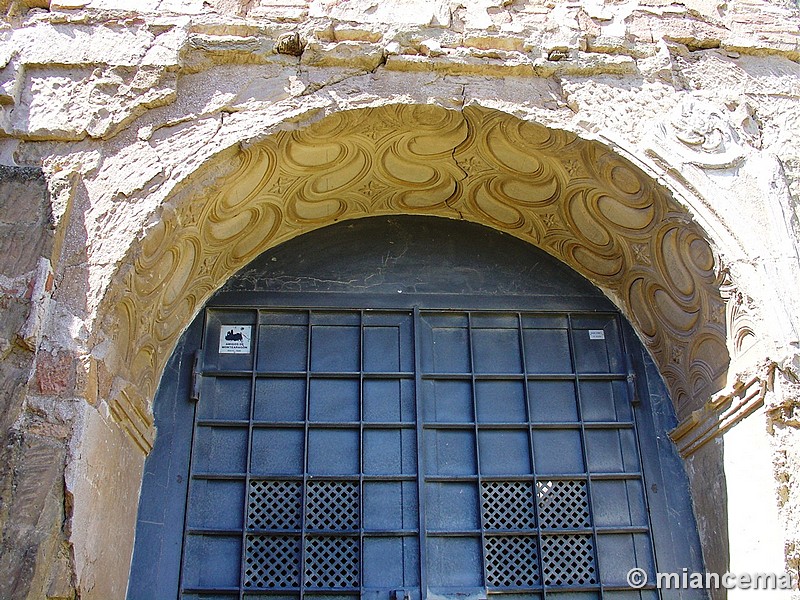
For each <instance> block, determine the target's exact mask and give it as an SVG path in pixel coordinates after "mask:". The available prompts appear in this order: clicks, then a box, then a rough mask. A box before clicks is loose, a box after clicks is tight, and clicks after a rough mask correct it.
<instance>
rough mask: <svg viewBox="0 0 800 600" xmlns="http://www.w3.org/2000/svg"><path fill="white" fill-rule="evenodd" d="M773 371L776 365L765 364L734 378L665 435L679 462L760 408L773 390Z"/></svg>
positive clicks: (773, 363) (771, 363)
mask: <svg viewBox="0 0 800 600" xmlns="http://www.w3.org/2000/svg"><path fill="white" fill-rule="evenodd" d="M777 368H778V365H777V363H775V362H773V361H768V362H767V363H766V364H762V365H760V366H759V367H758V369H756V373H755V374H754V375H752V376H750V377H749V378H748V377H747V375H740V376H738V377H737V378H736V380H735V382H734V384H733V385H732V386H731V387H730V388H729V389H728V390H726V391H724V392H723V393H722V394H720V395H718V396H716V397H714V398H712V399H711V400H709V401H708V402H706V404H704V405H703V406H702V407H701V408H699V409H697V410H695V411H693V412H692V414H690V415H689V416H688V417H687V418H685V419H684V420H683V421H681V422H680V423H679V424H678V426H677V427H676V428H675V429H673V430H672V431H671V432H670V434H669V436H670V438H671V439H672V441H673V442H674V443H675V445H676V446H677V447H678V452H679V453H680V455H681V456H682V457H683V458H687V457H689V456H691V455H692V454H694V453H695V452H697V451H698V450H699V449H700V448H702V447H703V446H705V445H706V444H707V443H708V442H710V441H712V440H714V439H716V438H718V437H720V436H721V435H723V434H725V432H727V431H728V430H729V429H730V428H731V427H733V426H734V425H736V424H737V423H740V422H741V421H743V420H744V419H746V418H747V417H748V416H750V415H751V414H753V413H754V412H755V411H757V410H758V409H759V408H761V407H762V406H764V398H765V397H766V395H767V392H768V391H769V390H771V389H772V388H773V384H774V381H775V371H776V369H777Z"/></svg>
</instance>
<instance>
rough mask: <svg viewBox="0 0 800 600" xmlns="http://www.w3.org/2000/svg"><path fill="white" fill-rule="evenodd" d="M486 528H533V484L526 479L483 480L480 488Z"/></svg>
mask: <svg viewBox="0 0 800 600" xmlns="http://www.w3.org/2000/svg"><path fill="white" fill-rule="evenodd" d="M481 495H482V502H481V508H482V510H483V519H484V522H485V523H486V529H533V528H535V527H536V514H535V507H534V505H533V486H532V485H531V483H529V482H527V481H485V482H483V487H482V489H481Z"/></svg>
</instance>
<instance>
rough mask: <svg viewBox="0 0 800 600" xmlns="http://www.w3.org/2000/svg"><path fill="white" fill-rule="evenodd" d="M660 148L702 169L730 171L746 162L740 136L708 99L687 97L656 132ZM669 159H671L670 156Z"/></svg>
mask: <svg viewBox="0 0 800 600" xmlns="http://www.w3.org/2000/svg"><path fill="white" fill-rule="evenodd" d="M655 138H656V140H655V141H656V144H655V145H656V146H660V147H662V148H664V149H665V150H668V154H673V155H675V156H677V157H679V158H681V159H682V161H683V162H684V163H686V164H692V165H695V166H697V167H700V168H702V169H728V168H731V167H735V166H737V165H739V164H741V162H742V161H743V160H744V157H745V152H746V151H745V148H744V146H743V145H742V144H741V142H740V139H739V134H738V133H737V131H736V129H734V127H733V126H732V125H731V122H730V121H729V120H728V119H727V118H726V117H725V116H724V115H723V113H722V111H721V110H720V109H719V108H717V107H716V106H714V105H713V104H711V103H710V102H706V101H704V100H700V99H698V98H692V97H685V98H684V99H683V100H682V101H681V103H680V104H678V105H677V106H676V107H675V108H674V109H673V110H672V112H671V113H670V114H669V115H668V116H667V118H666V119H665V120H664V121H663V122H662V123H661V124H660V125H659V126H658V128H657V131H656V133H655ZM667 158H668V157H667Z"/></svg>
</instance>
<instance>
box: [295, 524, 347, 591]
mask: <svg viewBox="0 0 800 600" xmlns="http://www.w3.org/2000/svg"><path fill="white" fill-rule="evenodd" d="M360 562H361V556H360V549H359V543H358V538H356V537H352V538H351V537H309V538H308V539H306V564H305V584H304V585H305V587H306V588H312V589H327V588H334V589H338V588H357V587H359V585H360V583H359V571H360V567H361V565H360Z"/></svg>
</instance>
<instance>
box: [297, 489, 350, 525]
mask: <svg viewBox="0 0 800 600" xmlns="http://www.w3.org/2000/svg"><path fill="white" fill-rule="evenodd" d="M359 500H360V493H359V489H358V482H357V481H310V482H309V483H308V491H307V499H306V503H307V506H306V529H316V530H324V531H352V530H355V529H358V528H359V523H360V522H361V519H360V518H359V504H360V502H359Z"/></svg>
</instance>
